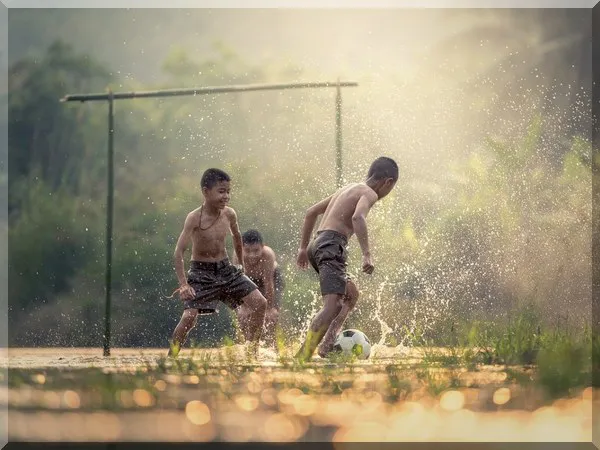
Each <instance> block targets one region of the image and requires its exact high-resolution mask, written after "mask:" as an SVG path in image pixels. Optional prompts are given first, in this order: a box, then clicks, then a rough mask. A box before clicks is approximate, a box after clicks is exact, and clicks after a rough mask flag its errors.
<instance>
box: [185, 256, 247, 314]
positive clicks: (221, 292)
mask: <svg viewBox="0 0 600 450" xmlns="http://www.w3.org/2000/svg"><path fill="white" fill-rule="evenodd" d="M187 282H188V284H189V285H190V286H191V287H192V288H193V289H194V291H196V296H195V297H194V299H192V300H186V301H185V302H184V304H183V305H184V308H185V309H197V310H198V312H199V313H200V314H211V313H214V312H216V310H217V306H218V302H219V301H220V302H222V303H224V304H226V305H227V306H228V307H229V308H231V309H235V308H237V307H238V306H240V305H241V304H242V303H243V302H242V299H243V298H244V297H245V296H246V295H248V294H250V293H251V292H252V291H254V290H255V289H257V286H256V285H255V284H254V283H253V282H252V281H251V280H250V278H248V277H247V276H246V275H244V273H243V272H242V271H241V270H240V269H239V268H238V267H236V266H234V265H233V264H231V263H230V262H229V259H228V258H225V259H223V260H221V261H218V262H204V261H192V262H191V266H190V270H189V271H188V276H187Z"/></svg>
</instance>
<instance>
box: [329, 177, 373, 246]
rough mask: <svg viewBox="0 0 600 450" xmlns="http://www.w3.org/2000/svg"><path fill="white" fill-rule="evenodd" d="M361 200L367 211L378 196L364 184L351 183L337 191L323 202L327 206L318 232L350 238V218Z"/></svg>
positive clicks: (352, 226)
mask: <svg viewBox="0 0 600 450" xmlns="http://www.w3.org/2000/svg"><path fill="white" fill-rule="evenodd" d="M361 199H363V200H362V202H363V203H364V206H365V207H366V208H367V210H368V209H370V208H371V206H373V204H374V203H375V202H376V201H377V199H378V196H377V194H376V193H375V191H374V190H373V189H371V188H370V187H369V186H367V185H366V184H364V183H352V184H349V185H347V186H344V187H343V188H341V189H339V190H338V191H337V192H336V193H335V194H333V195H332V196H331V197H330V199H326V200H324V201H327V200H328V201H329V204H328V205H327V209H326V210H325V212H324V213H323V218H322V219H321V223H320V225H319V229H318V231H321V230H333V231H337V232H338V233H342V234H343V235H345V236H346V237H347V238H350V237H351V236H352V234H354V225H353V223H352V216H353V215H354V213H355V211H356V209H357V205H358V204H359V201H360V200H361Z"/></svg>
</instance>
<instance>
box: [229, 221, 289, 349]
mask: <svg viewBox="0 0 600 450" xmlns="http://www.w3.org/2000/svg"><path fill="white" fill-rule="evenodd" d="M242 243H243V244H244V268H245V272H246V275H248V277H249V278H250V279H251V280H252V281H253V282H254V284H256V285H257V286H258V289H259V290H260V292H261V293H262V294H263V296H264V297H265V298H266V299H267V312H266V314H265V328H264V331H263V338H264V340H265V342H266V343H267V344H273V343H274V342H275V327H276V326H277V322H278V319H279V310H280V308H281V297H282V295H283V289H284V288H285V282H284V280H283V276H282V274H281V269H280V268H279V265H278V264H277V257H276V255H275V252H274V251H273V249H272V248H271V247H269V246H268V245H265V244H264V242H263V237H262V235H261V234H260V233H259V232H258V231H257V230H248V231H246V232H245V233H244V234H243V235H242ZM234 262H236V260H235V259H234Z"/></svg>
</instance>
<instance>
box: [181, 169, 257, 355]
mask: <svg viewBox="0 0 600 450" xmlns="http://www.w3.org/2000/svg"><path fill="white" fill-rule="evenodd" d="M230 181H231V178H230V177H229V175H227V173H225V172H223V171H222V170H219V169H208V170H206V171H205V172H204V174H203V175H202V179H201V181H200V185H201V188H202V195H203V196H204V202H203V203H202V206H200V207H199V208H196V209H195V210H194V211H192V212H190V213H189V214H188V215H187V217H186V219H185V223H184V225H183V231H182V232H181V235H180V236H179V239H178V240H177V246H176V247H175V253H174V255H173V258H174V263H175V273H176V274H177V278H178V280H179V289H177V292H179V296H180V297H181V299H182V300H183V301H184V308H185V310H184V312H183V315H182V316H181V320H180V321H179V324H178V325H177V327H176V328H175V331H174V332H173V337H172V341H171V348H170V350H169V355H170V356H173V357H176V356H177V355H178V354H179V351H180V349H181V346H182V345H183V344H184V343H185V341H186V339H187V336H188V334H189V332H190V330H191V329H192V328H193V327H194V325H196V321H197V320H198V314H211V313H214V312H215V311H216V307H217V300H220V301H221V302H223V303H225V304H226V305H227V306H228V307H229V308H231V309H237V313H238V315H239V316H241V317H243V318H244V323H245V324H246V326H247V329H246V330H244V334H245V335H246V336H247V337H248V338H249V340H250V341H252V342H253V344H254V349H255V350H257V349H258V341H259V339H260V336H261V333H262V328H263V323H264V318H265V310H266V306H267V301H266V300H265V298H264V297H263V295H262V294H261V293H260V291H259V290H258V288H257V286H256V285H255V284H254V283H253V282H252V281H251V280H250V279H249V278H248V277H247V276H246V275H244V266H243V263H242V268H241V269H239V268H238V267H236V266H234V265H233V264H231V263H230V262H229V259H228V256H227V251H226V249H225V237H226V236H227V234H228V232H231V234H232V236H233V244H234V248H235V253H236V255H237V257H238V260H239V261H243V255H242V253H243V247H242V237H241V234H240V230H239V227H238V223H237V215H236V213H235V211H234V210H233V209H232V208H230V207H229V206H227V203H228V202H229V198H230V196H229V194H230ZM190 240H191V241H192V254H191V264H190V266H191V267H190V270H189V271H188V274H187V277H186V274H185V271H184V262H183V253H184V252H185V250H186V249H187V246H188V243H189V241H190Z"/></svg>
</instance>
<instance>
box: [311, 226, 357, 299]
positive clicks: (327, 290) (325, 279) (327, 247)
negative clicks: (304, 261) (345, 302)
mask: <svg viewBox="0 0 600 450" xmlns="http://www.w3.org/2000/svg"><path fill="white" fill-rule="evenodd" d="M347 245H348V239H347V238H346V236H344V235H343V234H341V233H338V232H337V231H333V230H322V231H318V232H317V237H316V238H315V239H314V240H313V241H312V242H311V243H310V244H309V245H308V249H307V254H308V261H309V262H310V264H311V265H312V266H313V267H314V269H315V270H316V271H317V273H318V274H319V282H320V285H321V295H327V294H341V295H343V294H345V293H346V282H347V281H348V275H347V274H346V259H347V258H348V253H347V251H346V246H347Z"/></svg>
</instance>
